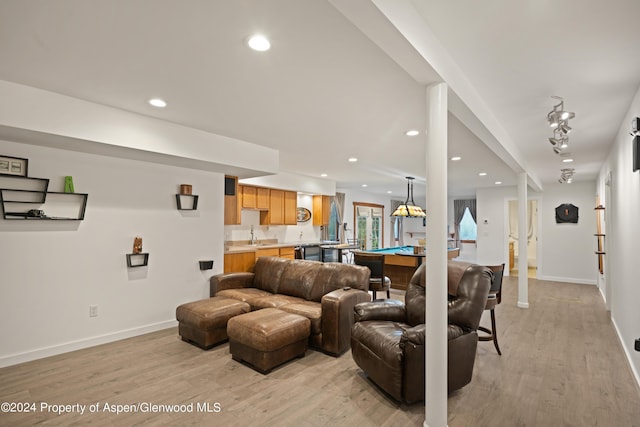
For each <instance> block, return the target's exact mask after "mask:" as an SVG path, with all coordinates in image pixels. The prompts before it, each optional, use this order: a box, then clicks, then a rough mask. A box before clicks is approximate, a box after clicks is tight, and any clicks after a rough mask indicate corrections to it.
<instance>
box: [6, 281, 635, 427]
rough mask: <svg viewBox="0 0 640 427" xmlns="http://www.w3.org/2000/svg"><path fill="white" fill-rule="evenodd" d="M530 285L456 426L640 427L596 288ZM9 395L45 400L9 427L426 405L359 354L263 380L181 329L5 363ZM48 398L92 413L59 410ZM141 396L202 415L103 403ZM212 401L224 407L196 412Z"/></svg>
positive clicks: (325, 422) (287, 422)
mask: <svg viewBox="0 0 640 427" xmlns="http://www.w3.org/2000/svg"><path fill="white" fill-rule="evenodd" d="M529 283H530V285H529V289H530V295H529V302H530V306H531V307H530V308H529V309H526V310H523V309H518V308H517V307H516V299H517V295H516V293H517V281H516V280H515V279H514V278H510V277H505V281H504V287H503V289H504V298H503V301H502V304H501V305H499V306H498V308H497V309H496V317H497V322H498V335H499V340H500V345H501V349H502V351H503V356H498V354H497V353H496V351H495V349H494V347H493V344H492V343H491V342H481V343H479V344H478V353H477V358H476V366H475V371H474V378H473V380H472V382H471V383H470V384H469V385H467V386H466V387H464V388H462V389H461V390H459V391H457V392H455V393H453V394H452V395H450V396H449V399H448V412H449V426H450V427H469V426H473V427H479V426H509V427H512V426H543V427H548V426H616V427H617V426H640V390H639V389H638V386H637V384H636V383H635V381H634V380H633V378H632V374H631V370H630V368H629V367H628V365H627V362H626V360H625V358H624V355H623V351H622V348H621V346H620V344H619V343H618V341H617V337H616V335H615V332H614V329H613V327H612V324H611V321H610V320H609V318H608V315H607V312H606V310H605V308H604V304H603V302H602V300H601V298H600V296H599V293H598V290H597V289H596V288H595V287H594V286H586V285H574V284H565V283H554V282H543V281H536V280H530V282H529ZM394 295H395V296H396V297H401V296H402V295H401V294H398V293H396V292H394V293H393V294H392V297H394ZM486 321H488V316H487V318H486V319H483V324H484V323H486ZM0 402H14V403H19V402H28V403H31V402H36V403H37V411H36V412H35V413H24V414H8V413H0V426H20V425H25V426H26V425H34V424H42V425H65V426H67V425H86V424H93V425H100V426H102V425H107V426H112V425H113V426H121V425H127V426H130V425H154V426H165V425H167V426H169V425H171V426H173V425H180V426H184V425H216V426H267V425H268V426H355V425H357V426H421V425H422V422H423V419H424V406H423V404H416V405H411V406H407V405H401V404H397V403H396V402H394V401H392V400H390V399H389V398H388V397H386V396H385V395H384V394H383V393H381V392H380V391H379V390H378V389H377V388H376V387H375V386H374V385H373V384H372V383H370V382H369V381H368V380H367V378H366V377H365V376H364V374H363V373H362V371H360V370H359V369H358V367H357V366H356V365H355V364H354V362H353V360H352V358H351V354H350V353H349V352H347V353H346V354H344V355H342V356H341V357H339V358H334V357H331V356H327V355H325V354H322V353H320V352H317V351H313V350H309V351H308V352H307V355H306V356H305V357H304V358H302V359H296V360H294V361H292V362H290V363H288V364H286V365H284V366H282V367H280V368H278V369H276V370H274V371H273V372H271V373H270V374H268V375H266V376H265V375H262V374H259V373H257V372H255V371H254V370H252V369H250V368H249V367H247V366H245V365H243V364H240V363H237V362H234V361H233V360H231V357H230V355H229V350H228V344H222V345H220V346H218V347H216V348H214V349H212V350H210V351H202V350H200V349H198V348H196V347H194V346H192V345H189V344H187V343H185V342H182V341H180V339H179V338H178V336H177V330H176V329H175V328H172V329H168V330H164V331H160V332H155V333H152V334H147V335H144V336H140V337H136V338H131V339H128V340H123V341H119V342H115V343H111V344H106V345H102V346H98V347H93V348H89V349H84V350H80V351H76V352H72V353H67V354H63V355H59V356H55V357H50V358H47V359H42V360H38V361H33V362H29V363H24V364H21V365H16V366H12V367H8V368H3V369H0ZM40 402H46V403H49V404H75V403H80V404H83V405H87V408H86V409H85V414H84V415H79V414H73V413H72V414H63V415H56V414H53V413H44V412H42V411H41V410H40V409H41V407H40ZM140 402H145V403H151V404H156V405H162V404H190V403H193V410H192V412H186V413H157V412H156V413H153V412H151V413H149V412H147V413H141V412H138V413H122V414H118V415H117V414H114V413H110V412H107V411H105V408H104V405H105V403H109V404H113V405H116V404H121V405H131V404H136V403H140ZM96 403H99V405H100V406H99V410H98V411H97V412H95V413H88V412H89V405H91V404H96ZM207 403H208V404H209V410H212V411H215V408H216V403H218V404H219V405H220V406H219V408H220V412H217V413H216V412H208V413H206V412H198V407H197V404H200V405H204V404H207ZM186 409H187V410H189V408H188V407H187V408H186Z"/></svg>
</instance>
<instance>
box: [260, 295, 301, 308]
mask: <svg viewBox="0 0 640 427" xmlns="http://www.w3.org/2000/svg"><path fill="white" fill-rule="evenodd" d="M302 301H305V300H304V299H302V298H298V297H292V296H290V295H282V294H275V295H265V296H262V297H258V298H254V299H252V300H251V301H249V304H250V305H251V310H260V309H263V308H280V307H282V306H283V305H286V304H295V303H299V302H302Z"/></svg>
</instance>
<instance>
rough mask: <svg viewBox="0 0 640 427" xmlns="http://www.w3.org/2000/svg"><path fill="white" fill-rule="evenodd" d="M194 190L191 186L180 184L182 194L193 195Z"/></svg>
mask: <svg viewBox="0 0 640 427" xmlns="http://www.w3.org/2000/svg"><path fill="white" fill-rule="evenodd" d="M192 189H193V187H192V186H191V184H180V194H184V195H191V191H192Z"/></svg>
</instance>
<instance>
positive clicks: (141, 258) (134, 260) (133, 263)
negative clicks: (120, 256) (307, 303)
mask: <svg viewBox="0 0 640 427" xmlns="http://www.w3.org/2000/svg"><path fill="white" fill-rule="evenodd" d="M148 264H149V254H148V253H139V254H127V267H144V266H146V265H148Z"/></svg>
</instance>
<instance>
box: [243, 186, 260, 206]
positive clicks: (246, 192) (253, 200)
mask: <svg viewBox="0 0 640 427" xmlns="http://www.w3.org/2000/svg"><path fill="white" fill-rule="evenodd" d="M257 206H258V201H257V192H256V187H249V186H246V185H243V186H242V207H243V208H246V209H255V208H256V207H257Z"/></svg>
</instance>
